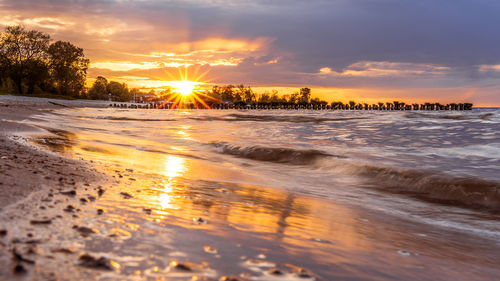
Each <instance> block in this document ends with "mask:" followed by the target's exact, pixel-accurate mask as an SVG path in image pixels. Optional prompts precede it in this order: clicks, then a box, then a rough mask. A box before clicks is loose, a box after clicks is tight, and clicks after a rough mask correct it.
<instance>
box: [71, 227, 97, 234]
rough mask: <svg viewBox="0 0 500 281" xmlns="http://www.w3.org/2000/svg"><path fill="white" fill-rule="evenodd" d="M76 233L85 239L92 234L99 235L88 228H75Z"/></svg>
mask: <svg viewBox="0 0 500 281" xmlns="http://www.w3.org/2000/svg"><path fill="white" fill-rule="evenodd" d="M73 228H74V229H75V230H76V231H78V232H79V233H80V235H81V236H83V237H88V236H89V235H91V234H94V233H97V231H96V230H94V229H92V228H89V227H86V226H76V227H73Z"/></svg>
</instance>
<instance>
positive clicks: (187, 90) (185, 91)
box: [169, 80, 199, 97]
mask: <svg viewBox="0 0 500 281" xmlns="http://www.w3.org/2000/svg"><path fill="white" fill-rule="evenodd" d="M169 84H171V86H172V87H174V88H175V90H176V92H178V93H179V94H181V95H182V96H184V97H187V96H189V95H191V94H192V93H193V91H194V89H195V87H196V85H197V84H199V83H197V82H193V81H188V80H184V81H170V83H169Z"/></svg>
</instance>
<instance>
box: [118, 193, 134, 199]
mask: <svg viewBox="0 0 500 281" xmlns="http://www.w3.org/2000/svg"><path fill="white" fill-rule="evenodd" d="M120 195H121V196H122V197H123V199H131V198H134V196H132V195H130V193H127V192H120Z"/></svg>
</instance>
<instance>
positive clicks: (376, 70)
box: [319, 61, 450, 77]
mask: <svg viewBox="0 0 500 281" xmlns="http://www.w3.org/2000/svg"><path fill="white" fill-rule="evenodd" d="M449 70H450V68H449V67H444V66H439V65H434V64H423V63H404V62H386V61H360V62H356V63H353V64H351V65H349V66H348V67H347V68H346V69H344V70H342V71H341V72H337V71H334V70H333V69H331V68H329V67H323V68H321V69H320V70H319V74H324V75H334V76H359V77H384V76H412V75H443V74H446V73H447V72H448V71H449Z"/></svg>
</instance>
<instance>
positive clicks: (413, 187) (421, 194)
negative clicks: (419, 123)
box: [211, 142, 500, 211]
mask: <svg viewBox="0 0 500 281" xmlns="http://www.w3.org/2000/svg"><path fill="white" fill-rule="evenodd" d="M211 145H212V146H214V147H215V148H216V149H217V151H218V152H219V153H222V154H227V155H232V156H235V157H238V158H246V159H251V160H257V161H266V162H274V163H281V164H290V165H315V166H316V167H319V168H322V169H327V170H332V171H333V172H337V173H339V174H351V175H353V176H355V177H356V178H358V179H359V180H361V182H362V186H363V187H364V188H374V189H378V190H382V191H385V192H392V193H398V194H403V195H406V196H412V197H415V198H418V199H420V200H424V201H428V202H433V203H440V204H448V205H454V206H460V207H468V208H473V209H488V210H490V211H500V183H498V182H495V181H489V180H483V179H479V178H473V177H454V176H450V175H446V174H443V173H439V172H434V171H426V170H398V169H394V168H389V167H379V166H373V165H360V164H358V163H353V162H351V161H345V160H341V159H339V158H346V157H343V156H338V155H332V154H329V153H326V152H323V151H319V150H300V149H292V148H278V147H262V146H250V147H239V146H235V145H230V144H228V143H225V142H217V143H211Z"/></svg>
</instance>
